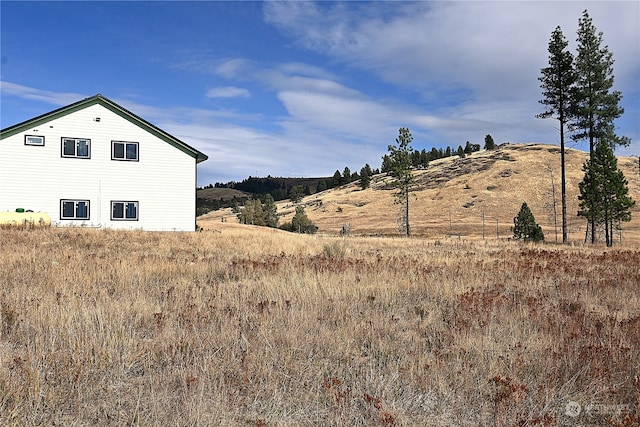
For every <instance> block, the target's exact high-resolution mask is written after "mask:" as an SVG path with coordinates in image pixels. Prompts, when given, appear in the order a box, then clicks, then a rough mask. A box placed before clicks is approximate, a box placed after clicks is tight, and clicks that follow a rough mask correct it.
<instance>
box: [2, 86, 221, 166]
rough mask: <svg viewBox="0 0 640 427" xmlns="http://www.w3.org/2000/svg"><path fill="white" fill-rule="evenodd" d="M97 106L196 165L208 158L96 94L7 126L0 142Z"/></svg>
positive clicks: (3, 130)
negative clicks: (160, 141)
mask: <svg viewBox="0 0 640 427" xmlns="http://www.w3.org/2000/svg"><path fill="white" fill-rule="evenodd" d="M95 104H99V105H101V106H103V107H105V108H107V109H108V110H110V111H112V112H113V113H115V114H117V115H119V116H120V117H122V118H124V119H125V120H128V121H129V122H131V123H133V124H135V125H136V126H139V127H140V128H142V129H144V130H146V131H147V132H149V133H150V134H152V135H154V136H156V137H158V138H160V139H161V140H163V141H164V142H166V143H168V144H170V145H171V146H173V147H175V148H177V149H178V150H180V151H182V152H183V153H185V154H188V155H190V156H191V157H193V158H195V159H196V163H201V162H204V161H205V160H207V159H208V158H209V157H208V156H207V155H206V154H204V153H202V152H200V151H198V150H196V149H195V148H193V147H191V146H189V145H188V144H186V143H184V142H182V141H181V140H179V139H178V138H176V137H174V136H173V135H170V134H168V133H167V132H165V131H163V130H162V129H160V128H158V127H156V126H155V125H153V124H151V123H150V122H148V121H146V120H145V119H143V118H142V117H140V116H137V115H136V114H134V113H132V112H131V111H129V110H127V109H125V108H123V107H121V106H120V105H118V104H116V103H115V102H113V101H111V100H110V99H108V98H106V97H104V96H102V95H101V94H97V95H95V96H92V97H89V98H86V99H83V100H81V101H78V102H75V103H73V104H70V105H67V106H65V107H61V108H58V109H56V110H53V111H50V112H48V113H45V114H42V115H40V116H37V117H34V118H32V119H30V120H27V121H24V122H22V123H18V124H15V125H13V126H9V127H7V128H5V129H2V130H0V140H2V139H5V138H8V137H10V136H13V135H16V134H18V133H20V132H24V131H27V130H29V129H32V128H34V127H38V126H40V125H42V124H44V123H47V122H50V121H51V120H55V119H57V118H60V117H64V116H66V115H68V114H71V113H74V112H76V111H80V110H82V109H84V108H87V107H90V106H92V105H95Z"/></svg>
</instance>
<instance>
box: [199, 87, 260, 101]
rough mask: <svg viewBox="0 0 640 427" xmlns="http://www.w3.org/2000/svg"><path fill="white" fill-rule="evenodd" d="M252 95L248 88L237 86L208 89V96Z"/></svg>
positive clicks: (231, 96)
mask: <svg viewBox="0 0 640 427" xmlns="http://www.w3.org/2000/svg"><path fill="white" fill-rule="evenodd" d="M250 96H251V93H250V92H249V90H248V89H245V88H240V87H236V86H221V87H214V88H211V89H209V90H207V97H208V98H249V97H250Z"/></svg>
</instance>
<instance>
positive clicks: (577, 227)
mask: <svg viewBox="0 0 640 427" xmlns="http://www.w3.org/2000/svg"><path fill="white" fill-rule="evenodd" d="M586 158H587V153H585V152H584V151H580V150H575V149H568V150H567V155H566V169H567V225H568V233H569V240H570V241H571V242H573V243H580V242H582V241H584V237H585V220H584V219H583V218H580V217H578V216H577V212H578V208H579V206H578V194H579V190H578V183H579V182H580V181H581V180H582V178H583V176H584V173H583V171H582V165H583V163H584V161H585V160H586ZM618 166H619V168H620V169H621V170H622V171H623V172H624V174H625V176H626V178H627V180H628V181H629V194H630V195H631V197H633V198H634V199H635V200H636V201H637V205H636V207H635V208H634V210H633V219H632V221H631V222H630V223H623V224H622V228H623V231H622V234H621V235H618V236H616V237H617V238H616V242H617V243H619V242H620V240H622V243H623V245H635V246H640V176H639V174H638V160H637V159H636V158H630V157H620V158H618ZM550 170H551V172H552V173H553V178H554V183H555V191H556V205H557V206H556V215H555V216H554V211H553V196H552V188H553V187H552V185H551V173H550ZM415 176H416V181H417V182H418V191H416V192H415V193H414V196H415V197H412V198H411V200H410V221H411V227H412V230H413V233H414V234H415V235H417V236H421V237H427V238H433V239H440V240H443V239H447V238H452V237H453V238H458V237H460V238H465V239H481V238H482V235H483V215H484V236H485V238H486V239H493V240H495V239H504V238H508V237H510V236H512V235H513V231H512V226H513V218H514V217H515V216H516V215H517V214H518V211H519V210H520V207H521V205H522V203H523V202H526V203H527V205H528V206H529V207H530V208H531V210H532V212H533V214H534V215H535V218H536V222H538V224H540V225H541V226H542V229H543V231H544V233H545V238H546V240H547V241H551V242H555V241H556V230H557V233H558V240H559V241H562V229H561V226H562V216H561V199H560V193H561V190H560V154H559V147H557V146H554V145H545V144H508V145H503V146H501V147H499V148H498V149H497V150H493V151H480V152H477V153H474V154H473V155H471V156H469V157H467V158H465V159H459V158H457V157H451V158H447V159H440V160H436V161H434V162H432V163H431V164H430V165H429V167H428V168H427V169H425V170H418V171H416V172H415ZM389 184H390V180H389V178H387V177H386V176H385V175H377V176H375V177H374V178H373V181H372V185H371V188H369V189H367V190H364V191H362V190H360V188H359V186H358V184H357V183H352V184H349V185H346V186H343V187H340V188H337V189H332V190H328V191H325V192H322V193H318V194H314V195H311V196H308V197H306V198H305V199H304V200H303V203H304V205H305V210H306V213H307V215H308V216H309V218H310V219H311V220H312V221H313V222H314V223H315V224H316V225H318V227H319V232H320V233H326V234H330V235H338V234H339V232H340V230H341V229H342V226H343V225H345V224H348V225H349V226H350V228H351V231H352V233H353V234H355V235H370V236H381V235H396V236H398V235H401V234H402V233H401V232H400V231H399V230H398V226H397V217H398V213H399V211H400V209H401V208H400V206H398V205H395V204H394V198H393V194H394V192H395V190H393V189H392V187H391V186H390V185H389ZM278 212H279V213H280V214H281V215H282V220H281V222H287V221H291V218H292V217H293V214H294V213H295V209H294V206H293V205H291V203H290V202H288V201H285V202H282V203H279V204H278ZM222 217H225V218H226V219H227V221H228V222H236V219H235V216H234V215H233V214H232V213H231V210H230V209H223V210H220V211H215V212H211V213H210V214H208V215H205V216H203V217H201V218H200V224H201V225H202V226H203V227H206V228H216V227H218V225H219V223H220V222H221V218H222ZM554 220H557V227H556V221H554ZM602 240H604V236H602Z"/></svg>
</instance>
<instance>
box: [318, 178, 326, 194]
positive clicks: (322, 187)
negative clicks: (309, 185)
mask: <svg viewBox="0 0 640 427" xmlns="http://www.w3.org/2000/svg"><path fill="white" fill-rule="evenodd" d="M326 189H327V181H325V180H324V179H321V180H320V182H318V188H316V190H317V192H318V193H319V192H321V191H324V190H326Z"/></svg>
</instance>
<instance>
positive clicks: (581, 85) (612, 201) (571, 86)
mask: <svg viewBox="0 0 640 427" xmlns="http://www.w3.org/2000/svg"><path fill="white" fill-rule="evenodd" d="M602 37H603V34H602V32H598V31H597V30H596V27H595V26H594V24H593V20H592V19H591V17H590V16H589V13H588V12H587V10H585V11H584V12H583V13H582V17H581V18H580V19H579V20H578V31H577V51H576V55H575V56H574V55H573V54H572V53H571V52H570V51H569V50H568V42H567V40H566V38H565V37H564V34H563V33H562V29H561V28H560V26H558V27H556V28H555V30H554V31H553V32H552V34H551V39H550V41H549V47H548V52H549V64H548V66H547V67H544V68H542V69H541V76H540V77H539V79H538V80H539V81H540V83H541V84H540V87H541V88H542V95H543V99H542V100H540V103H541V104H542V105H544V106H545V110H544V111H543V112H542V113H540V114H538V115H537V117H538V118H542V119H546V118H554V119H556V120H558V123H559V133H560V153H561V154H560V156H561V157H560V164H561V178H560V179H561V193H562V196H561V200H562V201H561V203H562V241H563V243H566V242H567V205H566V199H567V194H566V173H565V138H566V137H567V136H569V137H570V138H571V139H572V140H573V141H577V142H582V141H587V142H588V143H589V158H588V159H587V161H586V162H585V163H584V165H583V171H584V179H583V180H582V181H581V182H580V184H579V190H580V195H579V196H578V199H579V201H580V204H579V208H580V209H579V211H578V215H579V216H582V217H584V218H585V219H586V221H587V228H586V229H587V231H586V234H585V241H586V240H588V239H590V240H591V243H595V241H596V236H597V233H598V230H603V231H604V234H605V242H606V244H607V246H611V245H612V244H613V231H614V227H615V228H619V227H620V223H621V222H623V221H630V220H631V208H633V206H634V205H635V201H634V200H632V199H631V197H629V194H628V193H629V189H628V182H627V180H626V179H625V177H624V175H623V173H622V171H620V170H619V169H618V164H617V159H616V157H615V155H614V153H613V150H614V149H615V147H616V146H619V145H622V146H628V145H629V143H630V140H629V138H627V137H625V136H619V135H617V134H616V130H615V123H614V121H615V120H616V119H617V118H619V117H620V116H622V114H623V113H624V109H623V108H622V107H621V106H620V105H619V104H620V101H621V99H622V94H621V93H620V91H617V90H613V83H614V75H613V63H614V60H613V54H612V53H611V52H610V51H609V48H608V47H607V46H606V45H603V40H602ZM567 134H568V135H567Z"/></svg>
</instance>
